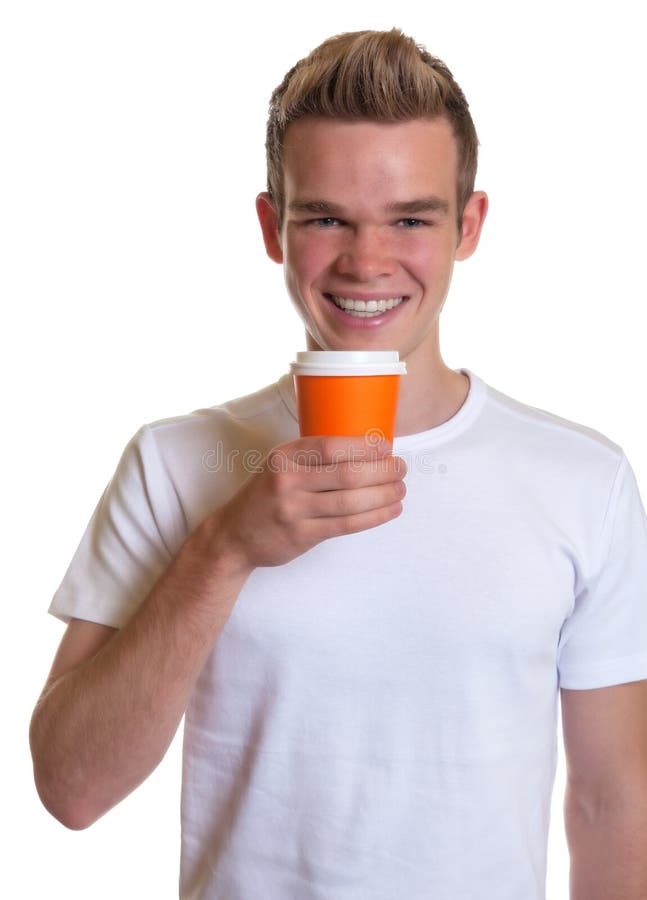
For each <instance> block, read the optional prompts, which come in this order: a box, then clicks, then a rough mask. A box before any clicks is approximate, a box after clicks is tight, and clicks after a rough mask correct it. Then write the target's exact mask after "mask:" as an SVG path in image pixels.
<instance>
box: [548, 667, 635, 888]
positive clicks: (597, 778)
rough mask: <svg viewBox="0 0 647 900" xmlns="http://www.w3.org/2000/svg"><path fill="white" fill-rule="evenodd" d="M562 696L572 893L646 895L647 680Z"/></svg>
mask: <svg viewBox="0 0 647 900" xmlns="http://www.w3.org/2000/svg"><path fill="white" fill-rule="evenodd" d="M561 696H562V724H563V735H564V749H565V753H566V766H567V787H566V797H565V804H564V812H565V825H566V837H567V841H568V847H569V852H570V857H571V873H570V896H571V900H646V898H647V680H646V681H634V682H631V683H629V684H620V685H615V686H613V687H606V688H598V689H595V690H565V689H562V691H561Z"/></svg>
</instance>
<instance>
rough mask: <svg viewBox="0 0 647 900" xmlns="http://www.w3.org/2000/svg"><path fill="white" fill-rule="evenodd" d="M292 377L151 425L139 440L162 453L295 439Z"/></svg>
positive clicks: (143, 428) (144, 427) (139, 436)
mask: <svg viewBox="0 0 647 900" xmlns="http://www.w3.org/2000/svg"><path fill="white" fill-rule="evenodd" d="M288 379H289V376H283V377H282V378H281V379H279V381H277V382H275V383H274V384H270V385H267V386H265V387H263V388H261V389H260V390H257V391H255V392H253V393H250V394H246V395H244V396H242V397H236V398H234V399H231V400H228V401H225V402H222V403H219V404H216V405H214V406H209V407H202V408H199V409H196V410H193V411H192V412H190V413H185V414H181V415H176V416H170V417H166V418H163V419H157V420H155V421H151V422H148V423H147V424H145V425H143V426H142V428H140V430H139V432H138V433H137V436H136V437H137V438H138V440H140V441H141V442H143V443H146V442H149V443H150V442H152V443H154V444H155V445H156V446H157V448H158V450H159V451H160V452H162V453H167V452H170V453H173V452H175V451H184V450H190V449H192V448H195V447H196V446H200V445H203V444H204V443H205V442H206V443H207V444H212V443H213V441H214V440H221V441H224V442H227V443H237V444H241V445H242V444H245V445H250V446H257V445H259V444H261V445H265V444H267V443H268V442H269V445H270V446H272V445H273V444H272V442H274V443H280V442H281V441H284V440H288V439H290V438H292V437H296V436H297V434H296V432H297V430H298V426H297V421H296V415H295V412H294V407H293V404H292V402H291V396H290V385H289V383H288Z"/></svg>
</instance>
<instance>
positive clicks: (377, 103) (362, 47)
mask: <svg viewBox="0 0 647 900" xmlns="http://www.w3.org/2000/svg"><path fill="white" fill-rule="evenodd" d="M305 116H324V117H329V118H336V119H369V120H374V121H385V122H397V121H407V120H410V119H417V118H436V117H439V116H442V117H444V118H446V119H447V120H448V121H449V123H450V124H451V126H452V129H453V132H454V136H455V138H456V144H457V148H458V184H457V205H458V225H459V229H460V226H461V221H462V217H463V211H464V209H465V204H466V203H467V201H468V199H469V197H470V195H471V194H472V192H473V191H474V179H475V178H476V165H477V155H478V137H477V135H476V129H475V128H474V123H473V121H472V117H471V115H470V112H469V106H468V103H467V100H466V99H465V95H464V94H463V92H462V90H461V89H460V87H459V86H458V84H457V83H456V82H455V81H454V77H453V75H452V73H451V72H450V71H449V69H448V68H447V66H446V65H445V64H444V63H443V62H442V61H441V60H439V59H437V58H436V57H434V56H431V54H429V53H428V52H427V50H426V49H425V48H424V47H423V46H421V45H419V44H416V43H415V41H414V40H413V38H410V37H407V36H406V35H405V34H403V33H402V31H400V29H398V28H393V29H392V30H391V31H355V32H347V33H344V34H338V35H336V36H335V37H331V38H328V40H326V41H324V42H323V44H321V45H320V46H319V47H317V48H316V49H315V50H313V51H312V52H311V53H310V54H309V55H308V56H306V57H305V58H304V59H301V60H299V62H298V63H297V64H296V65H295V66H293V67H292V68H291V69H290V70H289V72H287V74H286V75H285V77H284V79H283V81H282V82H281V84H280V85H279V86H278V87H277V88H276V89H275V90H274V91H273V93H272V97H271V100H270V112H269V118H268V121H267V140H266V144H265V148H266V151H267V190H268V193H269V195H270V197H271V198H272V200H273V201H274V203H275V205H276V208H277V211H278V215H279V224H280V222H281V220H282V217H283V208H284V201H285V196H284V189H283V158H282V151H283V140H284V137H285V132H286V130H287V128H288V126H289V125H290V123H292V122H294V121H296V120H298V119H301V118H304V117H305Z"/></svg>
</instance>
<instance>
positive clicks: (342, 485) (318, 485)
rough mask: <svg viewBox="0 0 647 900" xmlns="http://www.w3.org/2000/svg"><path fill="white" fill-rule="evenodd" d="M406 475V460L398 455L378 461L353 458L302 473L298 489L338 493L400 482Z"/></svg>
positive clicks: (384, 457)
mask: <svg viewBox="0 0 647 900" xmlns="http://www.w3.org/2000/svg"><path fill="white" fill-rule="evenodd" d="M406 472H407V466H406V463H405V461H404V460H403V459H402V458H401V457H398V456H383V457H380V458H375V459H370V460H366V459H353V460H346V461H344V462H340V463H327V464H325V465H323V466H321V468H319V469H316V470H310V471H307V470H303V477H302V478H301V479H300V480H299V487H300V488H301V489H302V490H306V491H315V492H319V491H338V490H352V489H355V488H361V487H369V486H371V485H377V484H388V483H390V482H392V481H401V480H402V479H403V478H404V476H405V475H406Z"/></svg>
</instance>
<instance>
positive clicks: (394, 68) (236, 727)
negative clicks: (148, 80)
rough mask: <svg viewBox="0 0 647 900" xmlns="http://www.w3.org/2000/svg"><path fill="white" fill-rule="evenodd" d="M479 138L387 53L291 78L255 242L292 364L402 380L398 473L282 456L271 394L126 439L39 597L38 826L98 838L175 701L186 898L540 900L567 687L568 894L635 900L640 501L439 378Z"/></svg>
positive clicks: (163, 741)
mask: <svg viewBox="0 0 647 900" xmlns="http://www.w3.org/2000/svg"><path fill="white" fill-rule="evenodd" d="M476 147H477V141H476V133H475V131H474V126H473V124H472V121H471V118H470V115H469V110H468V107H467V103H466V102H465V98H464V97H463V95H462V92H461V91H460V89H459V88H458V86H457V85H456V83H455V82H454V80H453V78H452V76H451V74H450V73H449V71H448V70H447V69H446V68H445V67H444V66H443V64H442V63H440V62H439V61H438V60H435V59H433V58H432V57H430V56H429V55H428V54H427V53H426V52H425V51H424V50H422V49H421V48H419V47H416V45H415V44H414V42H413V41H412V40H411V39H409V38H406V37H404V36H403V35H402V34H401V33H400V32H397V31H395V30H394V31H392V32H387V33H375V32H360V33H356V34H350V35H340V36H338V37H336V38H332V39H331V40H329V41H327V42H325V43H324V44H323V45H322V46H321V47H319V48H318V49H317V50H315V51H314V52H313V53H312V54H311V55H310V56H309V57H308V58H307V59H305V60H302V61H301V62H300V63H299V64H298V65H297V66H296V67H295V68H294V69H292V70H291V71H290V72H289V73H288V75H287V76H286V78H285V80H284V82H283V84H282V85H281V86H280V87H279V88H277V90H276V91H275V92H274V95H273V97H272V103H271V109H270V120H269V124H268V143H267V150H268V188H269V190H268V192H267V193H263V194H261V195H260V196H259V197H258V200H257V210H258V216H259V220H260V224H261V228H262V232H263V238H264V241H265V246H266V249H267V252H268V254H269V255H270V257H271V258H272V259H274V260H275V261H276V262H278V263H281V264H282V265H283V266H284V270H285V277H286V284H287V288H288V292H289V294H290V297H291V299H292V302H293V303H294V305H295V307H296V309H297V311H298V313H299V315H300V316H301V318H302V320H303V322H304V325H305V329H306V341H307V346H308V347H309V348H310V349H317V348H320V349H358V348H362V349H366V348H368V349H397V350H399V352H400V356H401V358H402V359H405V360H406V363H407V369H408V374H407V375H406V377H404V378H403V379H402V389H401V399H400V403H399V408H398V418H397V426H396V435H397V436H396V439H395V441H394V446H393V451H394V452H393V455H390V454H389V452H388V451H389V448H388V447H386V446H384V447H378V448H375V447H371V446H370V445H369V443H368V442H364V441H363V440H361V439H350V438H329V439H324V438H298V428H297V421H296V411H295V402H294V390H293V385H292V382H291V379H290V377H289V376H287V375H286V376H284V377H283V378H281V379H280V380H279V382H278V383H277V384H276V385H272V386H270V387H267V388H265V389H263V390H261V391H259V392H258V393H256V394H253V395H251V396H248V397H244V398H242V399H238V400H234V401H232V402H230V403H228V404H225V405H224V406H222V407H216V408H212V409H208V410H200V411H198V412H195V413H193V414H191V415H189V416H180V417H176V418H172V419H167V420H164V421H160V422H155V423H152V424H150V425H147V426H144V427H143V428H142V429H140V431H139V432H138V433H137V434H136V435H135V436H134V437H133V439H132V441H131V442H130V443H129V445H128V447H127V448H126V450H125V452H124V455H123V457H122V459H121V461H120V463H119V466H118V468H117V471H116V473H115V476H114V478H113V479H112V481H111V482H110V484H109V485H108V487H107V489H106V491H105V493H104V495H103V496H102V498H101V500H100V502H99V504H98V506H97V509H96V511H95V514H94V516H93V518H92V521H91V522H90V524H89V526H88V530H87V532H86V534H85V536H84V538H83V541H82V542H81V545H80V547H79V549H78V551H77V554H76V555H75V557H74V559H73V561H72V563H71V566H70V568H69V571H68V573H67V575H66V576H65V579H64V580H63V583H62V585H61V587H60V588H59V590H58V592H57V593H56V596H55V598H54V601H53V603H52V606H51V611H52V612H54V613H55V614H56V615H58V616H60V617H61V618H63V619H65V620H67V621H68V622H69V624H68V628H67V631H66V633H65V635H64V637H63V640H62V643H61V646H60V649H59V651H58V654H57V656H56V659H55V661H54V664H53V668H52V672H51V674H50V677H49V679H48V682H47V684H46V686H45V689H44V691H43V695H42V697H41V699H40V701H39V703H38V706H37V708H36V710H35V712H34V717H33V722H32V729H31V742H32V752H33V756H34V764H35V775H36V782H37V785H38V789H39V791H40V794H41V796H42V799H43V802H44V803H45V805H46V806H47V807H48V809H49V810H50V811H51V812H52V813H53V814H54V815H55V816H57V817H58V818H59V819H60V820H61V821H62V822H64V823H65V824H66V825H68V826H69V827H71V828H84V827H86V826H88V825H89V824H91V823H92V822H93V821H94V820H95V819H97V818H98V817H99V816H101V815H102V814H103V813H104V812H106V811H107V810H108V809H110V807H112V806H113V805H114V804H115V803H117V802H118V801H119V800H120V799H122V798H123V797H124V796H126V795H127V794H128V793H129V792H130V791H131V790H133V789H134V788H135V787H136V786H137V785H138V784H140V783H141V782H142V781H143V780H144V779H145V778H146V777H147V775H148V774H149V773H150V772H151V771H152V770H153V769H154V767H155V766H156V765H157V763H158V762H159V761H160V759H161V758H162V757H163V755H164V753H165V751H166V749H167V747H168V745H169V743H170V741H171V739H172V737H173V734H174V733H175V731H176V729H177V727H178V724H179V721H180V719H181V717H182V715H183V713H184V712H185V711H186V720H185V747H184V773H183V774H184V778H183V797H182V827H183V835H182V841H183V844H182V871H181V895H182V897H185V898H189V897H190V898H223V900H224V898H227V900H251V898H260V897H262V898H271V900H288V898H295V900H308V898H315V897H317V898H324V897H325V898H331V900H333V898H334V900H341V898H353V900H354V898H359V897H362V898H363V897H366V898H369V897H370V898H371V900H394V898H396V897H407V898H411V900H422V898H431V897H433V898H436V900H441V898H443V900H450V898H451V900H459V898H466V900H467V898H469V900H473V898H476V897H479V898H492V900H520V898H522V897H523V898H524V900H530V898H532V900H540V898H543V897H544V891H545V867H546V844H547V830H548V817H549V806H550V795H551V788H552V785H553V779H554V773H555V763H556V715H557V699H558V689H560V688H561V697H562V713H563V723H564V738H565V745H566V755H567V762H568V792H567V797H566V807H565V810H566V824H567V834H568V840H569V847H570V851H571V859H572V871H571V897H572V898H573V900H602V898H604V900H611V898H612V897H618V898H619V897H622V898H623V900H632V898H635V900H639V898H643V897H644V896H646V895H647V714H646V710H647V604H646V603H645V595H646V589H647V529H646V525H645V514H644V509H643V507H642V504H641V500H640V496H639V493H638V489H637V486H636V482H635V478H634V476H633V472H632V469H631V467H630V465H629V463H628V461H627V459H626V456H625V455H624V453H623V451H622V449H621V448H620V447H618V446H617V445H616V444H614V443H613V442H612V441H610V440H609V439H608V438H606V437H605V436H603V435H601V434H599V433H598V432H595V431H592V430H590V429H587V428H585V427H583V426H580V425H577V424H574V423H572V422H568V421H565V420H563V419H560V418H557V417H556V416H553V415H551V414H549V413H546V412H543V411H541V410H537V409H534V408H531V407H528V406H525V405H523V404H521V403H519V402H517V401H515V400H513V399H511V398H509V397H507V396H505V395H503V394H501V393H500V392H498V391H496V390H494V389H493V388H491V387H489V386H487V385H486V384H485V383H484V382H483V381H482V380H481V379H480V378H478V376H477V375H475V374H474V373H472V372H471V371H469V370H467V369H461V370H460V371H453V370H451V369H449V368H448V367H447V366H446V365H445V364H444V362H443V360H442V357H441V354H440V347H439V336H438V335H439V332H438V322H439V316H440V312H441V309H442V307H443V304H444V301H445V297H446V295H447V291H448V289H449V284H450V280H451V274H452V267H453V264H454V261H455V260H456V259H458V260H461V259H465V258H466V257H468V256H469V255H470V254H471V253H473V252H474V250H475V249H476V246H477V243H478V240H479V235H480V231H481V228H482V225H483V222H484V219H485V215H486V210H487V199H486V196H485V195H484V194H483V193H482V192H475V191H474V175H475V171H476ZM303 451H307V454H306V455H307V456H308V458H309V459H310V460H312V456H313V454H314V455H315V456H316V458H318V459H319V460H320V463H321V464H320V465H310V466H308V465H306V464H305V462H304V453H303ZM261 459H263V462H262V463H260V464H259V461H260V460H261ZM252 460H254V462H250V461H252ZM405 483H406V498H405V496H404V495H405Z"/></svg>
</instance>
